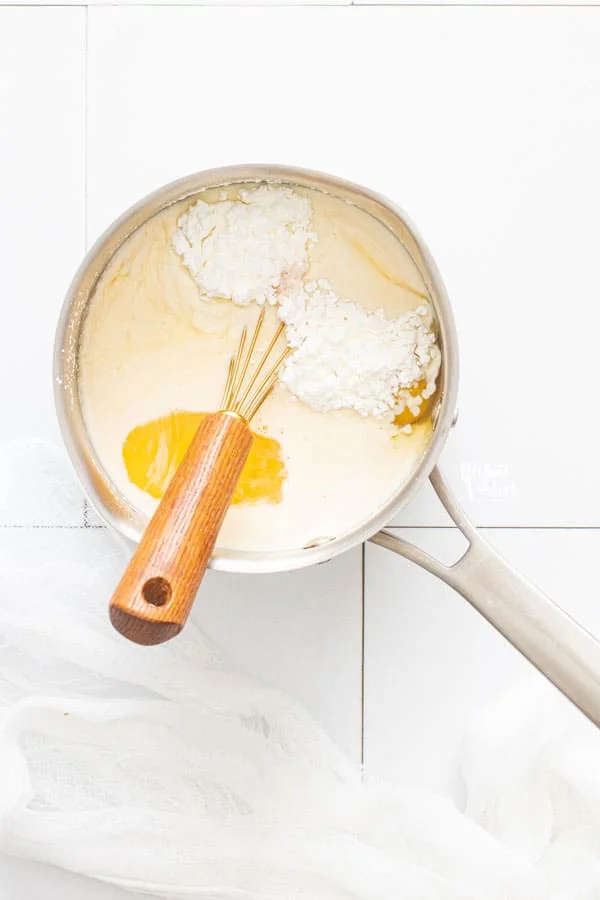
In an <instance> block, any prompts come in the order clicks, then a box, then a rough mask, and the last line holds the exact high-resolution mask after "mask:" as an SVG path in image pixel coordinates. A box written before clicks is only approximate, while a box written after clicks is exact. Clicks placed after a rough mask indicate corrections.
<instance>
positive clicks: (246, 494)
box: [123, 412, 286, 503]
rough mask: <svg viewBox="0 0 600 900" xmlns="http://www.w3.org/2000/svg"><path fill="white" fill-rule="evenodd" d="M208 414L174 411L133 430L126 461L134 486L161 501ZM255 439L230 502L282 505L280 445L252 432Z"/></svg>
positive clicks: (125, 444) (282, 469)
mask: <svg viewBox="0 0 600 900" xmlns="http://www.w3.org/2000/svg"><path fill="white" fill-rule="evenodd" d="M205 415H206V413H197V412H173V413H170V414H169V415H168V416H162V417H161V418H160V419H153V420H152V421H151V422H146V423H145V424H144V425H138V426H137V427H136V428H134V429H132V431H130V432H129V434H128V435H127V437H126V438H125V442H124V444H123V461H124V463H125V468H126V469H127V475H128V477H129V480H130V481H131V482H132V484H135V485H136V487H138V488H140V490H142V491H145V492H146V493H147V494H150V496H151V497H155V498H156V499H157V500H160V498H161V497H162V496H163V495H164V493H165V491H166V489H167V485H168V484H169V482H170V480H171V478H172V477H173V475H174V474H175V471H176V469H177V467H178V465H179V463H180V462H181V460H182V459H183V457H184V456H185V452H186V450H187V449H188V447H189V445H190V444H191V442H192V439H193V437H194V435H195V434H196V431H197V430H198V426H199V425H200V422H201V421H202V419H203V418H204V416H205ZM252 436H253V441H252V447H251V448H250V453H249V455H248V459H247V460H246V464H245V466H244V468H243V469H242V474H241V475H240V480H239V481H238V483H237V487H236V489H235V493H234V495H233V500H232V501H231V502H232V503H255V502H256V501H258V500H263V501H266V502H267V503H279V502H280V501H281V499H282V493H283V482H284V480H285V477H286V471H285V464H284V462H283V460H282V458H281V445H280V444H279V442H278V441H276V440H275V439H274V438H270V437H267V436H266V435H263V434H256V433H255V432H253V433H252Z"/></svg>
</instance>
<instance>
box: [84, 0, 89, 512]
mask: <svg viewBox="0 0 600 900" xmlns="http://www.w3.org/2000/svg"><path fill="white" fill-rule="evenodd" d="M89 13H90V9H89V6H88V5H86V6H85V14H84V32H83V34H84V38H83V54H84V56H83V86H84V88H83V96H84V101H83V244H84V249H85V252H86V253H87V251H88V98H89V91H88V87H89V77H88V74H89V73H88V47H89V18H90V16H89ZM83 527H84V528H89V527H90V519H89V504H88V499H87V497H85V496H84V498H83Z"/></svg>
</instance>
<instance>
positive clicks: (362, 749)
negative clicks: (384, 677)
mask: <svg viewBox="0 0 600 900" xmlns="http://www.w3.org/2000/svg"><path fill="white" fill-rule="evenodd" d="M360 549H361V573H360V574H361V600H362V603H361V627H360V764H361V767H364V764H365V583H366V577H365V575H366V573H365V566H366V544H364V543H363V544H361V548H360Z"/></svg>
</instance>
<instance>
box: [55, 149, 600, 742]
mask: <svg viewBox="0 0 600 900" xmlns="http://www.w3.org/2000/svg"><path fill="white" fill-rule="evenodd" d="M244 182H245V183H248V182H273V183H278V182H284V183H288V184H291V185H296V186H299V187H306V188H311V189H314V190H317V191H324V192H327V193H329V194H333V195H334V196H336V197H338V198H340V199H343V200H346V201H348V202H351V203H353V204H355V205H357V206H358V207H360V208H362V209H363V210H364V211H365V212H367V213H369V214H371V215H372V216H374V217H375V218H377V219H378V220H379V221H380V222H382V223H383V224H384V225H385V226H387V227H388V228H389V229H390V230H391V231H392V232H393V233H394V234H395V235H396V236H397V237H398V238H399V239H400V241H401V242H402V244H403V245H404V247H405V248H406V250H407V251H408V253H409V254H410V255H411V257H412V259H413V261H414V263H415V264H416V266H417V268H418V270H419V271H420V273H421V276H422V278H423V281H424V283H425V285H426V289H427V292H428V294H429V297H430V300H431V303H432V305H433V308H434V310H435V315H436V318H437V323H438V327H439V341H440V347H441V351H442V367H441V373H440V389H439V393H438V396H437V400H436V406H435V409H434V412H433V432H432V436H431V440H430V442H429V444H428V447H427V450H426V452H425V453H424V455H423V457H422V459H421V460H420V461H419V463H418V465H417V466H416V467H415V470H414V473H413V475H412V477H411V478H410V480H409V481H408V483H406V484H405V485H404V486H403V487H402V488H401V489H400V490H398V491H397V492H396V493H395V494H394V495H393V496H392V498H391V499H390V501H389V502H388V503H386V504H385V505H384V506H382V507H381V508H379V509H377V510H374V511H373V514H372V516H371V517H370V518H369V519H368V520H367V521H364V522H362V523H361V524H360V525H359V526H358V527H356V528H354V529H353V530H351V531H348V532H347V533H345V534H343V535H340V536H337V537H336V536H334V537H330V538H327V539H326V540H323V541H315V542H312V543H311V544H309V545H306V546H304V547H301V548H298V549H296V550H293V551H289V552H273V553H268V552H239V551H238V552H232V551H227V550H222V549H221V550H218V552H215V554H214V555H213V557H212V559H211V562H210V567H211V568H213V569H216V570H219V571H223V572H238V573H247V574H248V575H250V574H253V573H267V572H278V571H283V570H292V569H299V568H302V567H304V566H309V565H314V564H317V563H323V562H325V561H327V560H330V559H332V558H333V557H335V556H337V555H339V554H340V553H344V552H345V551H347V550H349V549H351V548H352V547H355V546H356V545H358V544H360V543H362V542H363V541H366V540H371V541H373V542H374V543H376V544H379V545H381V546H383V547H386V548H387V549H388V550H392V551H393V552H394V553H398V554H400V555H401V556H404V557H406V558H407V559H410V560H412V561H413V562H415V563H417V564H418V565H419V566H422V567H423V568H424V569H427V570H428V571H429V572H431V573H432V574H433V575H436V576H437V577H438V578H441V579H442V580H443V581H445V582H446V583H447V584H449V585H451V587H453V588H454V589H455V590H456V591H458V593H460V594H461V595H462V596H463V597H464V598H465V599H466V600H468V602H469V603H470V604H471V605H472V606H473V607H474V608H475V609H476V610H478V612H480V613H481V614H482V615H483V616H484V617H485V618H486V619H487V620H488V622H490V624H491V625H493V626H494V628H496V629H497V630H498V631H499V632H500V633H501V634H502V635H504V637H505V638H506V639H507V640H508V641H510V643H511V644H512V645H513V646H514V647H515V648H516V649H517V650H519V651H520V652H521V653H522V654H523V655H524V656H525V657H526V658H527V659H529V660H530V661H531V662H532V663H533V665H535V666H536V667H537V668H538V669H539V670H540V671H541V672H542V673H543V674H544V675H545V676H546V677H547V678H548V679H549V680H550V681H552V682H553V683H554V684H555V685H556V687H557V688H558V689H559V690H561V691H562V692H563V693H564V694H565V695H566V696H567V697H569V698H570V700H571V701H572V702H573V703H575V704H576V705H577V706H578V707H579V708H580V709H581V710H582V711H583V712H584V713H585V715H587V716H588V718H589V719H591V720H592V721H593V722H594V723H595V724H596V725H600V643H599V642H598V641H596V639H595V638H594V637H593V636H592V635H591V634H589V633H588V632H587V631H586V630H585V629H584V628H582V627H581V626H580V625H579V624H578V623H577V622H575V621H574V620H573V619H572V618H570V617H569V616H568V615H567V614H566V613H565V612H564V611H563V610H562V609H560V607H559V606H557V605H556V604H555V603H553V602H552V601H551V600H550V599H549V598H548V597H546V596H545V595H544V594H542V593H541V592H540V591H539V590H538V589H537V588H535V587H534V586H533V585H531V584H529V583H528V582H527V581H526V580H525V579H524V578H522V577H521V576H520V575H519V574H518V573H517V572H516V571H514V570H513V568H512V567H511V566H510V565H508V563H506V562H505V561H504V560H503V559H502V558H501V557H500V556H499V555H498V554H497V553H496V551H495V550H494V549H493V548H492V547H491V546H490V545H489V544H488V543H487V541H485V540H484V539H483V538H482V536H481V535H480V534H479V533H478V531H477V529H476V528H475V527H474V525H473V524H472V523H471V522H470V520H469V519H468V517H467V516H466V515H465V513H464V512H463V510H462V509H461V507H460V505H459V504H458V502H457V500H456V498H455V497H454V496H453V495H452V493H451V491H450V490H449V488H448V486H447V484H446V483H445V482H444V480H443V478H442V475H441V474H440V471H439V469H438V468H437V466H436V463H437V461H438V458H439V456H440V453H441V451H442V448H443V447H444V444H445V442H446V439H447V437H448V434H449V432H450V429H451V428H452V425H453V423H454V421H455V416H456V399H457V388H458V346H457V338H456V332H455V326H454V320H453V316H452V309H451V306H450V302H449V300H448V297H447V294H446V291H445V288H444V285H443V282H442V279H441V277H440V274H439V272H438V270H437V268H436V265H435V263H434V261H433V259H432V257H431V255H430V253H429V251H428V250H427V247H426V246H425V244H424V242H423V240H422V239H421V237H420V236H419V234H418V232H417V230H416V228H415V227H414V225H413V224H412V223H411V221H410V220H409V219H408V217H407V216H406V215H405V214H404V213H403V212H402V211H401V210H400V209H398V207H396V206H395V205H394V204H392V203H390V202H389V201H388V200H386V199H385V198H384V197H382V196H379V195H378V194H376V193H373V192H371V191H369V190H366V189H365V188H363V187H360V186H358V185H355V184H351V183H349V182H347V181H344V180H341V179H339V178H335V177H332V176H329V175H324V174H321V173H317V172H311V171H307V170H302V169H296V168H286V167H280V166H271V165H267V166H256V165H253V166H233V167H227V168H220V169H213V170H210V171H206V172H200V173H198V174H195V175H191V176H189V177H187V178H184V179H181V180H179V181H176V182H174V183H172V184H169V185H166V186H165V187H163V188H160V189H159V190H158V191H156V192H154V193H153V194H151V195H149V196H148V197H146V198H144V199H143V200H142V201H141V202H139V203H138V204H137V205H135V206H134V207H132V208H131V209H130V210H128V211H127V212H126V213H125V214H124V215H123V216H121V218H119V219H118V220H117V221H116V222H115V223H114V224H113V225H111V227H110V228H109V229H108V230H107V231H106V232H105V233H104V234H103V235H102V237H101V238H100V239H99V240H98V242H97V243H96V244H95V245H94V246H93V247H92V249H91V250H90V252H89V253H88V255H87V256H86V258H85V260H84V261H83V263H82V265H81V267H80V268H79V270H78V272H77V273H76V275H75V278H74V280H73V282H72V284H71V286H70V288H69V291H68V293H67V296H66V298H65V302H64V305H63V309H62V313H61V316H60V320H59V323H58V328H57V334H56V344H55V359H54V380H55V398H56V407H57V412H58V418H59V421H60V426H61V430H62V434H63V438H64V441H65V444H66V446H67V449H68V452H69V454H70V456H71V459H72V462H73V464H74V466H75V469H76V471H77V474H78V476H79V478H80V480H81V482H82V484H83V486H84V489H85V491H86V493H87V495H88V497H89V498H90V501H91V502H92V504H93V505H94V507H95V508H96V509H97V511H98V513H99V514H100V516H101V517H102V518H103V519H104V520H105V521H106V522H107V523H108V524H109V525H111V526H113V527H114V528H116V529H117V530H118V531H119V532H121V533H122V534H123V535H124V536H125V537H126V538H129V539H131V540H133V541H137V540H139V538H140V536H141V534H142V533H143V531H144V528H145V526H146V524H147V519H146V518H145V517H144V515H142V514H141V513H140V512H139V511H138V510H136V509H135V508H133V507H132V506H131V505H130V504H129V502H128V501H127V500H126V499H125V497H124V496H123V495H122V494H121V493H120V492H119V490H118V489H117V488H116V487H115V486H114V484H112V483H111V480H110V479H109V477H108V476H107V474H106V472H105V471H104V468H103V465H102V461H101V460H100V459H99V458H98V456H97V455H96V453H95V450H94V447H93V445H92V442H91V441H90V438H89V435H88V434H87V431H86V427H85V421H84V418H83V415H82V409H81V403H80V397H79V391H78V349H79V342H80V335H81V330H82V326H83V322H84V320H85V316H86V311H87V308H88V305H89V304H90V303H91V302H92V299H93V294H94V289H95V286H96V283H97V281H98V279H99V277H100V275H101V274H102V272H103V270H104V268H105V267H106V265H107V264H108V262H109V261H110V259H111V258H112V256H113V255H114V254H115V253H116V251H117V250H118V249H119V247H120V246H121V245H122V244H123V242H124V241H125V240H127V238H128V237H129V236H130V235H131V234H132V233H133V232H134V231H136V229H138V228H139V227H140V226H141V225H143V224H144V223H145V222H146V221H147V220H148V219H150V218H151V217H152V216H154V215H156V214H157V213H159V212H160V211H161V210H163V209H165V208H166V207H168V206H170V205H172V204H174V203H178V202H179V201H181V200H184V199H185V198H187V197H192V196H193V195H195V194H197V193H198V192H200V191H203V190H206V189H209V188H218V187H224V186H227V185H232V184H235V183H244ZM426 479H429V480H430V481H431V483H432V485H433V487H434V490H435V491H436V493H437V495H438V497H439V499H440V501H441V502H442V504H443V505H444V507H445V508H446V510H447V511H448V513H449V514H450V516H451V517H452V519H453V520H454V522H455V524H456V525H457V526H458V528H459V529H460V530H461V532H462V533H463V535H464V536H465V537H466V538H467V540H468V544H469V545H468V548H467V550H466V551H465V553H464V554H463V556H462V557H461V558H460V559H459V560H458V561H457V562H456V563H455V564H454V565H452V566H446V565H443V564H442V563H441V562H439V561H438V560H436V559H435V558H433V557H432V556H430V555H429V554H427V553H425V552H424V551H423V550H421V549H419V548H418V547H416V546H413V545H412V544H410V543H408V542H406V541H404V540H402V539H400V538H398V537H396V536H395V535H394V534H392V533H390V532H389V531H386V530H385V527H384V526H385V525H386V524H388V523H389V522H390V521H391V520H392V518H393V517H394V515H395V514H396V513H397V512H398V511H399V510H400V509H402V507H404V506H405V505H406V504H407V503H408V502H409V500H411V499H412V498H413V497H414V496H415V494H417V492H418V491H419V490H420V488H421V487H422V485H423V483H424V482H425V481H426ZM169 614H170V613H169V610H168V608H165V607H164V606H163V607H157V606H152V607H150V608H149V609H148V610H147V616H148V621H150V620H151V619H152V617H161V618H160V620H161V621H163V622H164V621H165V616H166V617H168V616H169ZM157 621H158V618H157ZM181 624H182V623H181Z"/></svg>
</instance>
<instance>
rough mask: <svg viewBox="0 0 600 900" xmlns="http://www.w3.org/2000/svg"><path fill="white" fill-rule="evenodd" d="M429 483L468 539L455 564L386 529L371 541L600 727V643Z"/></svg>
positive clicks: (439, 484) (444, 489) (442, 488)
mask: <svg viewBox="0 0 600 900" xmlns="http://www.w3.org/2000/svg"><path fill="white" fill-rule="evenodd" d="M431 482H432V484H433V487H434V489H435V491H436V493H437V495H438V497H439V498H440V500H441V501H442V503H443V504H444V506H445V508H446V509H447V511H448V512H449V514H450V516H451V517H452V519H453V520H454V522H455V524H456V525H457V526H458V528H459V529H460V530H461V531H462V533H463V534H464V536H465V537H466V538H467V540H468V541H469V547H468V549H467V550H466V552H465V553H464V555H463V556H462V557H461V558H460V559H459V560H458V562H456V563H455V564H454V565H452V566H445V565H443V564H442V563H440V562H438V560H436V559H434V558H433V557H432V556H430V555H429V554H428V553H425V551H423V550H421V549H419V548H418V547H415V546H414V545H413V544H410V543H408V542H407V541H404V540H402V539H401V538H398V537H396V536H395V535H393V534H391V533H390V532H389V531H380V532H379V533H378V534H376V535H375V536H374V537H373V538H372V540H373V542H374V543H376V544H380V545H381V546H382V547H387V549H388V550H393V551H394V552H395V553H399V554H400V555H401V556H405V557H406V558H407V559H410V560H412V561H413V562H416V563H417V564H418V565H420V566H422V568H424V569H427V570H428V571H429V572H431V573H432V574H433V575H437V577H438V578H441V579H442V580H443V581H445V582H446V584H449V585H450V586H451V587H453V588H454V589H455V590H456V591H458V593H459V594H462V596H463V597H464V598H465V599H466V600H468V601H469V603H470V604H471V605H472V606H473V607H474V608H475V609H476V610H477V611H478V612H480V613H481V615H482V616H484V617H485V618H486V619H487V620H488V622H490V623H491V624H492V625H493V626H494V628H496V629H497V630H498V631H499V632H500V633H501V634H503V635H504V637H505V638H506V639H507V640H508V641H510V643H511V644H512V645H513V646H514V647H516V649H517V650H519V651H520V652H521V653H522V654H523V656H525V657H526V658H527V659H528V660H530V662H532V663H533V665H534V666H536V668H538V669H539V671H540V672H542V674H543V675H545V676H546V678H548V679H549V680H550V681H551V682H552V683H553V684H554V685H556V687H557V688H558V689H559V690H560V691H562V693H563V694H565V696H567V697H568V698H569V699H570V700H572V702H573V703H574V704H575V705H576V706H578V707H579V709H580V710H581V711H582V712H583V713H585V715H586V716H587V717H588V718H589V719H590V720H591V721H592V722H594V724H595V725H597V726H599V727H600V642H598V641H597V640H596V639H595V638H594V637H593V636H592V635H591V634H590V633H589V632H588V631H586V630H585V629H584V628H582V627H581V625H579V624H578V623H577V622H575V621H574V620H573V619H572V618H571V617H570V616H569V615H567V613H566V612H564V611H563V610H562V609H561V608H560V607H559V606H557V605H556V603H553V602H552V600H550V599H549V597H546V595H545V594H543V593H542V592H541V591H539V590H538V589H537V588H536V587H534V586H533V585H532V584H530V583H529V582H528V581H526V580H525V579H524V578H522V577H521V576H520V575H519V574H518V573H517V572H515V570H514V569H513V568H512V567H511V566H510V565H509V564H508V563H507V562H505V560H503V559H502V557H501V556H499V555H498V553H496V551H495V550H494V549H493V548H492V547H491V546H490V545H489V544H488V543H487V541H485V540H484V539H483V538H482V537H481V535H480V534H479V532H478V531H477V529H476V528H475V526H474V525H473V523H472V522H471V521H470V520H469V519H468V518H467V516H466V515H465V513H464V512H463V510H462V509H461V507H460V505H459V503H458V501H457V500H456V498H455V497H454V495H453V494H452V493H451V491H450V490H449V488H448V486H447V484H446V483H445V482H444V480H443V479H442V476H441V474H440V472H439V470H438V469H434V471H433V472H432V475H431Z"/></svg>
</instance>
